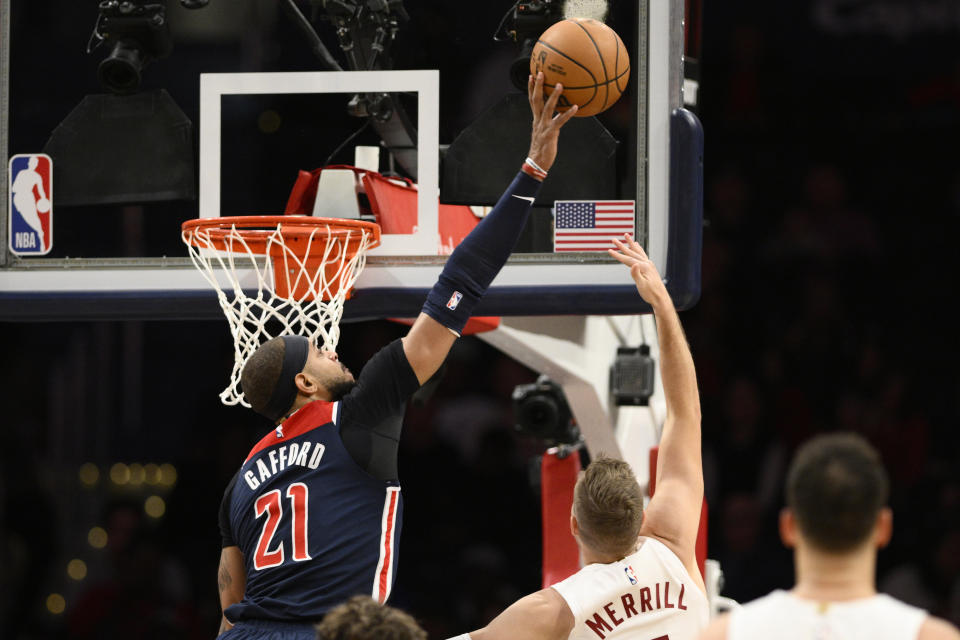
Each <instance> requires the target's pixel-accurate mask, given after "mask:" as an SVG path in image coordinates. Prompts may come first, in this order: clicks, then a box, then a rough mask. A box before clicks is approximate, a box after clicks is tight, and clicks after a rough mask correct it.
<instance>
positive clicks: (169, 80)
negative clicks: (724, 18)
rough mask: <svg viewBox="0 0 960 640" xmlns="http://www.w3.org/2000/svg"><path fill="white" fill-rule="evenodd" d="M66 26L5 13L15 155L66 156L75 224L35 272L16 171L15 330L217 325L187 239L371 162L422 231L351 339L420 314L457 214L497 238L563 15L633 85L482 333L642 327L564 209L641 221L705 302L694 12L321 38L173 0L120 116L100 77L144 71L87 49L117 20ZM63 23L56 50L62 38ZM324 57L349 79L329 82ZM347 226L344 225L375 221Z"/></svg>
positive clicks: (4, 284) (70, 19)
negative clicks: (596, 205)
mask: <svg viewBox="0 0 960 640" xmlns="http://www.w3.org/2000/svg"><path fill="white" fill-rule="evenodd" d="M57 4H59V5H62V6H57V7H49V6H44V7H38V6H36V3H31V2H29V1H28V0H15V1H13V2H11V3H4V4H3V5H2V6H0V12H2V16H0V17H2V21H3V25H4V26H3V28H4V29H5V30H6V31H5V32H4V33H3V34H2V35H0V47H2V48H3V57H2V60H0V63H2V68H0V72H2V75H3V104H2V105H0V106H2V109H3V114H2V115H3V118H4V121H3V123H2V124H0V146H2V147H3V148H4V149H5V151H6V152H7V158H8V159H12V158H13V157H14V156H16V155H18V154H19V155H23V156H24V157H25V158H29V157H30V156H31V155H37V154H42V153H47V155H49V156H50V158H51V159H52V160H51V165H52V175H53V182H52V185H53V187H52V189H51V190H52V197H51V198H50V201H51V204H52V207H51V208H52V214H51V216H52V218H54V219H55V221H56V225H55V226H54V231H53V234H52V239H53V242H52V246H51V247H50V248H49V251H47V252H45V253H43V254H39V253H36V254H31V253H30V251H29V250H26V251H24V252H18V251H16V247H15V246H14V245H15V240H16V238H15V237H14V234H15V233H16V231H15V230H14V228H15V227H14V226H13V225H14V223H17V224H20V225H21V226H20V227H16V228H17V229H20V228H25V227H23V226H22V225H23V215H22V214H21V212H20V211H19V210H18V209H17V207H16V206H15V205H14V203H13V198H14V196H15V193H14V191H16V189H13V188H12V187H13V180H14V178H15V177H16V175H14V174H15V172H16V173H17V175H19V172H20V171H21V170H20V169H19V168H14V167H13V165H12V164H6V163H5V167H6V169H5V172H6V173H5V176H4V180H3V181H2V184H0V188H2V189H4V193H3V196H4V198H3V200H5V201H6V202H7V206H5V207H4V208H3V213H2V214H0V215H2V216H3V220H2V225H0V230H2V231H0V234H2V239H3V242H2V243H0V318H2V319H10V320H14V319H58V318H84V317H86V318H96V317H126V318H204V317H210V318H214V317H217V316H218V315H219V314H220V310H219V306H218V305H217V303H216V299H215V296H214V292H213V291H212V289H210V287H209V285H208V283H207V282H206V281H205V280H203V278H202V277H201V276H200V275H199V274H198V273H197V272H196V270H195V268H194V267H193V265H192V263H191V262H190V261H189V259H188V258H187V252H186V249H185V248H184V247H183V245H182V243H181V241H180V231H179V230H180V225H181V224H182V223H183V222H184V221H185V220H189V219H192V218H197V217H216V216H227V215H249V214H279V213H283V212H284V210H285V208H287V207H288V206H289V201H290V198H291V191H292V189H293V186H294V183H295V181H296V180H297V178H298V175H299V172H300V171H312V170H315V169H317V168H320V167H324V166H328V165H334V164H335V165H356V164H366V165H369V164H370V163H371V162H372V163H373V165H372V166H370V167H369V168H371V169H376V172H375V173H376V174H377V175H378V176H384V178H385V182H381V183H377V184H380V185H381V186H383V185H386V186H385V188H386V189H388V190H389V189H394V190H396V189H399V190H400V191H401V192H402V193H401V195H402V196H404V197H412V198H413V200H414V201H415V205H414V207H413V208H414V210H415V212H416V213H415V216H416V217H415V220H413V221H412V222H409V223H408V224H406V223H405V224H406V226H405V227H404V228H402V229H400V228H398V229H394V231H395V232H394V233H384V235H383V241H382V245H381V246H380V247H379V248H377V249H375V250H374V251H373V252H372V253H371V254H370V257H369V259H368V260H367V265H366V268H365V270H364V272H363V274H362V275H361V277H360V279H359V280H358V283H357V293H356V295H354V297H353V298H352V299H351V300H349V301H348V302H347V304H346V307H345V315H344V318H345V319H347V320H349V319H361V318H371V317H392V316H411V315H415V314H416V313H417V311H418V310H419V308H420V305H421V304H422V301H423V299H424V297H425V295H426V292H427V291H428V290H429V288H430V287H431V286H432V284H433V282H434V281H435V280H436V277H437V275H438V274H439V272H440V270H441V269H442V266H443V263H444V260H445V254H447V253H449V251H450V250H451V249H452V248H453V246H454V245H455V243H456V241H457V240H456V238H453V239H451V237H449V236H444V234H443V233H442V230H441V229H442V226H443V221H444V220H446V219H447V218H446V217H445V216H450V215H454V213H451V212H455V213H456V215H467V216H468V219H469V215H473V216H474V217H475V218H476V220H479V218H480V217H482V215H483V212H484V211H485V207H489V206H491V205H492V204H494V201H495V199H496V196H497V195H498V194H499V192H500V191H502V190H503V189H504V188H505V187H506V186H507V184H508V183H509V181H510V179H511V178H512V176H513V175H514V174H515V173H516V171H517V169H518V168H519V165H520V163H521V162H522V161H523V158H524V155H525V151H526V143H527V141H528V135H529V129H528V127H529V113H528V107H527V105H526V97H525V95H524V94H523V93H522V92H520V91H518V90H517V88H516V87H515V86H514V85H513V84H512V82H511V77H510V72H511V66H512V65H515V64H517V60H518V59H519V60H520V61H521V62H520V63H519V68H521V69H522V66H523V53H524V41H525V40H527V39H529V38H530V37H534V38H535V33H537V32H539V30H542V28H544V26H549V24H550V23H551V21H554V20H557V19H561V18H562V17H563V16H564V13H565V12H566V13H567V14H570V15H591V14H592V16H593V17H598V18H602V19H604V20H605V21H606V22H607V24H608V25H610V26H611V27H612V28H613V29H614V30H616V31H617V33H618V34H619V35H620V36H621V38H622V39H623V41H624V43H625V45H626V47H627V49H628V51H629V54H630V57H631V62H632V64H631V75H630V83H629V85H628V87H627V90H626V92H625V93H624V95H623V96H622V97H621V99H620V100H619V101H618V103H617V104H615V105H614V106H613V107H612V108H610V109H609V110H608V111H606V112H604V113H603V114H600V115H599V116H597V117H595V118H580V119H575V120H574V121H573V122H571V124H570V125H568V128H567V129H565V130H564V132H563V136H562V137H561V151H560V155H559V158H558V161H557V164H556V165H555V167H554V170H552V171H551V175H550V176H549V177H548V180H547V182H546V183H545V186H544V189H543V191H542V192H541V197H540V199H539V200H538V201H537V202H536V203H535V207H534V211H533V213H532V215H531V220H530V222H529V223H528V225H527V228H526V229H525V231H524V233H523V236H522V237H521V239H520V241H519V243H518V246H517V250H516V252H515V254H514V256H513V257H512V258H511V260H510V261H509V262H508V264H507V266H506V267H505V268H504V269H503V271H502V272H501V274H500V275H499V276H498V278H497V279H496V280H495V281H494V283H493V286H492V288H491V290H490V292H489V293H488V295H487V297H486V298H485V299H484V301H483V303H482V305H481V308H479V309H478V313H482V314H484V315H536V314H578V315H580V314H598V313H601V314H608V313H609V314H613V313H635V312H639V311H644V308H643V305H642V302H641V301H640V300H639V298H638V297H637V296H636V293H635V290H634V288H633V286H632V283H631V282H630V280H629V277H628V274H627V273H626V272H625V271H624V270H623V269H622V268H621V267H620V266H619V265H618V264H616V263H614V262H613V261H612V260H610V259H609V258H608V257H607V256H606V254H605V253H603V252H601V251H582V250H579V248H578V247H577V246H574V247H573V249H574V250H570V251H561V250H558V249H561V248H562V247H561V246H560V243H558V242H556V241H555V240H556V238H555V228H554V216H555V210H556V203H557V202H566V201H589V202H609V201H613V202H618V203H631V209H632V213H631V215H632V216H633V218H634V230H635V233H636V236H637V237H638V238H640V239H641V240H642V241H643V243H644V245H645V246H646V247H647V251H648V253H649V254H650V255H651V257H652V258H653V259H654V261H655V262H656V263H657V265H658V267H659V268H660V269H661V272H662V273H664V274H665V275H666V277H667V279H668V285H669V287H670V289H671V293H672V294H673V295H674V296H675V299H676V301H677V303H678V305H679V306H681V307H685V306H690V305H692V304H693V303H694V302H695V300H696V298H697V297H698V295H699V266H700V223H701V217H702V193H701V192H702V186H701V185H702V179H701V171H702V136H701V133H700V130H699V123H698V122H697V120H696V118H695V116H693V115H692V114H691V113H690V112H687V111H685V110H684V109H682V106H683V95H682V92H683V17H684V15H683V11H684V3H683V2H681V1H678V0H641V1H640V2H625V1H618V2H609V3H602V2H600V3H595V2H575V1H574V0H570V1H569V2H561V1H559V0H556V1H554V2H549V1H545V0H542V1H539V2H516V3H514V2H509V1H504V2H484V3H473V4H466V5H464V4H463V3H433V4H436V6H429V7H426V6H423V5H424V4H425V3H414V2H405V3H400V2H391V3H383V8H382V11H381V13H380V14H377V11H372V14H374V15H373V16H372V17H370V15H371V14H370V12H369V11H368V13H367V14H364V15H366V16H367V17H363V16H361V15H360V14H359V13H358V14H355V15H353V16H345V15H335V14H334V12H333V10H332V9H329V8H327V9H321V8H320V7H319V6H318V7H315V8H314V11H313V15H311V14H310V12H309V8H308V7H304V11H305V14H306V15H305V16H304V19H305V21H306V22H309V23H311V25H312V29H313V32H314V34H315V35H316V37H317V40H311V37H312V35H311V34H310V33H308V32H307V31H306V30H305V29H303V22H298V21H297V20H295V19H294V16H291V15H289V14H287V13H284V12H282V11H280V10H279V9H278V6H277V5H278V3H273V2H270V3H267V2H259V1H258V0H237V1H232V2H230V3H217V2H214V3H210V5H208V6H206V7H204V8H202V9H197V10H193V11H191V10H187V9H184V8H182V7H181V6H180V4H179V3H178V2H174V1H172V0H171V2H170V3H168V5H167V7H166V15H165V18H166V20H167V23H168V25H169V41H168V42H167V44H168V45H169V46H168V47H167V49H164V50H163V51H160V50H159V49H160V48H161V44H162V42H160V41H161V37H160V36H158V35H157V34H156V33H152V32H150V31H149V29H146V28H141V29H140V30H136V31H134V33H133V35H134V36H135V38H134V39H135V40H137V39H139V40H138V41H139V42H140V43H141V45H140V46H141V48H142V49H144V50H147V51H148V52H150V51H153V52H154V53H157V54H158V56H159V57H158V59H156V60H152V61H150V62H148V63H147V64H145V65H143V66H142V68H141V69H140V75H139V84H138V85H137V86H136V87H135V88H133V89H131V90H130V91H129V93H128V94H127V95H123V96H114V95H106V93H105V91H104V88H103V86H102V84H101V82H100V81H99V80H98V72H99V73H100V75H101V76H104V74H107V73H110V71H109V69H107V70H105V63H104V61H105V60H107V61H111V60H115V59H119V60H120V63H121V64H120V66H119V71H117V70H116V69H114V70H113V73H114V74H119V77H113V78H112V79H111V78H107V79H108V80H111V81H120V82H123V81H131V79H130V78H125V77H124V76H123V71H124V67H123V65H122V62H123V60H124V56H128V55H132V54H131V53H130V52H129V51H125V50H123V47H120V46H118V45H117V42H115V41H114V39H111V38H109V37H106V38H105V40H104V42H103V43H102V44H101V45H100V46H99V47H98V48H96V49H95V50H94V51H93V52H92V53H89V54H88V53H86V51H85V45H86V44H87V42H88V39H90V38H91V35H92V34H91V32H92V31H94V26H95V24H96V25H99V27H98V31H97V32H98V33H99V34H100V37H104V36H105V35H106V34H107V31H108V30H107V29H106V28H105V27H104V26H103V25H104V21H107V23H108V24H109V20H110V19H111V18H116V16H109V15H107V16H104V12H103V10H102V9H100V10H98V8H97V7H96V6H87V5H85V4H84V3H57ZM311 4H318V3H311ZM332 4H337V5H338V6H340V7H341V9H343V8H349V7H350V6H352V5H353V3H351V2H344V3H328V5H327V6H328V7H329V6H332ZM356 4H357V6H358V7H359V6H360V5H364V6H365V3H356ZM80 5H83V6H80ZM133 5H134V6H137V7H139V6H143V7H146V6H147V5H146V3H133ZM415 5H416V6H415ZM598 7H599V8H598ZM598 12H599V15H597V13H598ZM51 25H53V26H54V27H55V29H53V30H52V31H53V32H55V33H57V34H58V35H59V37H58V38H53V39H51V38H49V37H47V35H48V34H49V33H50V32H51ZM8 34H9V37H7V35H8ZM391 34H393V35H392V36H391ZM90 41H91V42H92V43H94V44H95V43H96V42H97V41H98V37H97V36H96V35H93V38H92V39H91V40H90ZM317 42H320V43H321V44H322V46H323V48H325V49H326V50H327V51H328V53H329V55H330V56H331V57H332V58H333V59H335V63H336V64H337V65H338V66H339V67H340V70H329V64H328V63H329V61H324V60H323V59H322V56H319V55H317V51H318V47H317ZM378 51H379V52H380V53H377V52H378ZM134 53H135V52H134ZM51 65H52V66H53V67H54V68H56V69H57V71H56V73H55V74H51V73H49V72H47V71H46V69H49V68H51ZM132 81H133V82H135V81H136V78H134V79H132ZM358 147H359V151H358ZM11 162H12V160H11ZM23 162H28V160H24V161H23ZM17 167H19V165H17ZM337 171H339V172H340V173H337ZM344 172H345V173H346V174H348V175H347V177H344V175H343V174H344ZM349 174H351V170H348V169H342V170H331V171H330V173H328V174H327V176H328V177H329V176H333V177H337V176H339V178H338V179H336V180H334V179H333V178H331V179H330V181H329V182H328V183H325V184H323V185H322V186H323V188H322V189H321V198H320V199H319V200H318V201H315V202H312V203H310V204H311V207H314V208H319V207H321V206H323V205H329V206H328V207H327V208H328V209H330V208H331V207H333V208H334V209H335V211H333V214H334V215H336V214H337V213H338V210H336V209H337V207H335V206H333V205H331V203H336V202H340V201H339V200H337V197H339V196H342V195H343V189H344V185H345V184H348V183H349ZM25 175H26V174H25ZM353 175H354V176H356V174H355V173H354V174H353ZM344 180H347V181H348V182H344ZM21 182H22V180H21ZM355 184H356V186H358V187H365V186H367V185H366V184H365V183H364V181H362V180H360V179H357V181H356V183H355ZM414 184H415V185H416V187H415V191H414V190H413V187H412V185H414ZM338 185H339V186H338ZM17 189H20V187H19V186H18V187H17ZM338 189H339V191H338ZM324 194H326V196H327V197H324ZM331 194H332V195H331ZM428 195H429V197H428ZM369 196H370V194H367V193H365V192H364V193H361V194H360V196H359V199H358V202H359V205H358V207H359V209H358V211H359V214H360V215H370V212H369V210H368V208H369V206H370V197H369ZM385 202H386V203H387V204H384V203H385ZM392 202H394V201H393V200H390V199H386V200H384V199H382V198H381V200H380V202H379V210H378V211H377V215H380V216H386V217H388V218H389V217H390V216H391V215H392V207H391V204H390V203H392ZM338 206H339V205H338ZM349 209H351V207H350V206H348V207H346V208H345V209H344V210H343V211H342V212H341V213H342V214H343V215H345V216H350V215H357V211H350V210H349ZM465 212H467V213H465ZM307 213H310V212H309V211H308V212H307ZM324 214H325V215H331V213H330V211H329V210H328V211H326V212H324ZM476 220H474V223H475V222H476ZM385 222H387V223H391V224H392V223H393V222H396V221H390V220H388V221H385ZM401 226H403V225H401Z"/></svg>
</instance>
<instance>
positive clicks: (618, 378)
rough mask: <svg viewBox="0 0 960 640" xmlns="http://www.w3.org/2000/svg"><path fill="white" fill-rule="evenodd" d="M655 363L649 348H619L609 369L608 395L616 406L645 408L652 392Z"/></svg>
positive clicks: (644, 346)
mask: <svg viewBox="0 0 960 640" xmlns="http://www.w3.org/2000/svg"><path fill="white" fill-rule="evenodd" d="M655 376H656V363H655V362H654V360H653V358H651V357H650V346H649V345H642V346H639V347H619V348H618V349H617V357H616V359H615V360H614V361H613V365H612V366H611V367H610V395H612V396H613V399H614V402H615V403H616V405H617V406H647V405H648V404H649V403H650V396H652V395H653V391H654V380H655Z"/></svg>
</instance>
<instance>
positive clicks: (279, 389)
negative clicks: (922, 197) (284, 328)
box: [240, 336, 356, 421]
mask: <svg viewBox="0 0 960 640" xmlns="http://www.w3.org/2000/svg"><path fill="white" fill-rule="evenodd" d="M355 384H356V382H355V380H354V379H353V374H352V373H350V370H349V369H347V368H346V367H345V366H344V365H342V364H341V363H340V361H339V359H338V358H337V354H336V353H335V352H333V351H321V350H320V349H318V348H317V347H316V346H314V345H313V344H312V343H311V342H310V341H309V340H307V339H306V338H304V337H302V336H280V337H277V338H273V339H271V340H268V341H267V342H264V343H263V344H262V345H260V346H259V347H258V348H257V350H256V351H254V353H253V355H251V356H250V358H248V359H247V362H246V363H245V364H244V365H243V371H242V372H241V374H240V388H241V389H243V395H244V398H246V400H247V402H249V403H250V406H251V407H253V410H254V411H256V412H257V413H261V414H263V415H265V416H266V417H268V418H270V419H271V420H273V421H278V420H281V419H282V418H283V417H284V416H286V415H287V413H289V412H290V410H291V409H292V408H293V407H294V406H295V404H296V402H297V400H298V399H300V400H338V399H340V398H341V397H343V395H344V394H345V393H347V392H348V391H349V390H350V389H352V388H353V386H354V385H355Z"/></svg>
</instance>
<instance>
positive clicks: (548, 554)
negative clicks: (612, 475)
mask: <svg viewBox="0 0 960 640" xmlns="http://www.w3.org/2000/svg"><path fill="white" fill-rule="evenodd" d="M551 451H552V450H551ZM579 473H580V455H579V454H578V453H576V452H573V453H571V454H569V455H567V456H566V457H565V458H560V457H559V456H557V454H556V453H555V452H554V453H551V452H550V451H548V452H547V453H545V454H543V462H542V463H541V465H540V503H541V511H542V516H543V587H544V589H546V588H547V587H549V586H550V585H552V584H555V583H557V582H560V581H561V580H563V579H565V578H568V577H570V576H572V575H573V574H574V573H576V572H577V571H579V569H580V551H579V549H577V541H576V539H574V537H573V534H572V533H570V508H571V507H572V506H573V486H574V485H575V484H576V483H577V475H578V474H579Z"/></svg>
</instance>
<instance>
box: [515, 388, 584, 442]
mask: <svg viewBox="0 0 960 640" xmlns="http://www.w3.org/2000/svg"><path fill="white" fill-rule="evenodd" d="M513 410H514V415H515V420H516V424H515V427H514V428H515V429H516V430H517V431H519V432H520V433H522V434H524V435H528V436H533V437H535V438H538V439H540V440H543V441H544V442H545V443H546V444H548V445H551V446H552V445H558V444H573V443H575V442H577V441H578V440H579V439H580V430H579V429H578V428H577V426H576V425H575V424H574V422H573V416H572V414H571V413H570V407H569V405H568V404H567V399H566V397H565V396H564V395H563V389H561V388H560V385H558V384H557V383H556V382H553V381H552V380H550V379H549V378H547V377H546V376H540V377H539V378H538V379H537V381H536V382H534V383H533V384H522V385H518V386H517V387H516V388H514V390H513Z"/></svg>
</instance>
